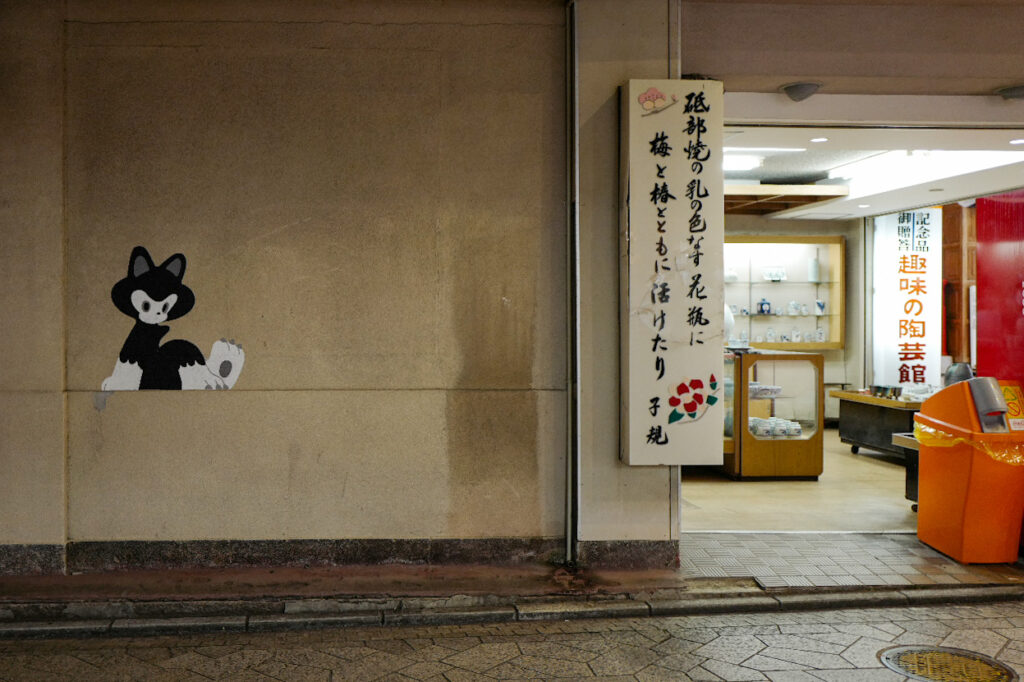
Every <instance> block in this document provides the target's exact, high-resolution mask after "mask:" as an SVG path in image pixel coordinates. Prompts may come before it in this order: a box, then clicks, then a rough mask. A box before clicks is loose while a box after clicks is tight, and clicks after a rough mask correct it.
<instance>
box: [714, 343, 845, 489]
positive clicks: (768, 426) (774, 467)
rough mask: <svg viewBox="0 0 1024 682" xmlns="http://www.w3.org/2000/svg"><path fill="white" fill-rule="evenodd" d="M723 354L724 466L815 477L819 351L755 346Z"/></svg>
mask: <svg viewBox="0 0 1024 682" xmlns="http://www.w3.org/2000/svg"><path fill="white" fill-rule="evenodd" d="M729 356H732V359H731V360H730V359H729ZM726 357H727V360H726V377H727V378H726V381H725V386H726V401H725V402H726V415H727V416H726V424H725V447H724V453H725V459H724V462H725V464H724V467H725V472H726V473H727V474H728V475H730V476H733V477H735V478H813V479H816V478H817V477H818V476H819V475H820V474H821V470H822V460H823V458H822V448H823V439H822V428H823V417H824V407H825V395H824V388H825V387H824V383H823V376H822V375H823V372H824V362H825V359H824V357H823V356H822V355H820V354H817V353H791V352H761V351H755V350H750V351H740V352H735V353H727V355H726ZM730 369H731V371H732V377H731V378H732V386H733V390H732V400H729V399H728V398H729V397H730V396H729V381H728V378H729V371H730ZM729 415H731V417H732V418H731V419H730V418H729ZM730 450H731V451H730Z"/></svg>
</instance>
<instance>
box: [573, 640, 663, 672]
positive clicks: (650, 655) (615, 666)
mask: <svg viewBox="0 0 1024 682" xmlns="http://www.w3.org/2000/svg"><path fill="white" fill-rule="evenodd" d="M659 658H660V656H659V655H658V654H657V653H655V652H653V651H651V650H650V649H645V648H641V647H635V646H629V645H620V646H617V647H615V648H614V649H612V650H610V651H607V652H605V653H603V654H601V655H600V656H598V657H597V658H595V659H594V660H592V661H590V669H591V670H593V671H594V674H595V675H633V674H635V673H637V672H638V671H640V670H643V669H644V668H646V667H647V666H649V665H650V664H652V663H654V662H655V661H657V660H658V659H659Z"/></svg>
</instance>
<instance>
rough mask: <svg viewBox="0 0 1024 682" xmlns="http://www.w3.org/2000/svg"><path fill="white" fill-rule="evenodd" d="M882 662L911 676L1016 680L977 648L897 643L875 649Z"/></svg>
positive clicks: (947, 681)
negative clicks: (969, 649) (898, 644)
mask: <svg viewBox="0 0 1024 682" xmlns="http://www.w3.org/2000/svg"><path fill="white" fill-rule="evenodd" d="M878 658H879V660H881V661H882V664H883V665H885V667H886V668H889V669H890V670H895V671H896V672H898V673H900V674H902V675H906V676H907V677H910V678H911V679H914V680H934V681H941V682H1017V679H1018V678H1017V673H1015V672H1014V671H1013V670H1011V669H1010V668H1008V667H1006V666H1005V665H1003V664H1002V663H1000V662H999V661H997V660H995V659H994V658H989V657H988V656H985V655H984V654H979V653H978V652H976V651H965V650H963V649H951V648H948V647H925V646H898V647H893V648H892V649H883V650H882V651H879V652H878Z"/></svg>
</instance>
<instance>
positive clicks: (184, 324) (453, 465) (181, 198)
mask: <svg viewBox="0 0 1024 682" xmlns="http://www.w3.org/2000/svg"><path fill="white" fill-rule="evenodd" d="M63 11H64V4H63V3H58V2H53V3H34V2H28V1H27V0H24V1H23V2H15V3H5V4H4V9H3V12H4V14H3V15H0V18H2V20H3V21H2V24H0V25H2V31H3V32H2V33H0V36H2V37H3V38H4V39H3V40H2V47H0V54H2V55H3V57H2V58H3V60H4V62H3V66H4V67H5V68H4V73H5V76H4V83H3V88H4V90H5V92H4V98H3V99H4V101H5V103H7V105H8V106H5V107H3V108H2V109H0V117H2V118H0V124H2V125H0V127H2V129H3V130H4V131H10V133H8V134H7V135H6V137H7V140H5V144H4V145H2V147H0V149H2V152H0V153H3V154H4V159H3V160H4V163H3V164H2V170H0V172H2V173H3V174H4V175H3V182H0V185H2V187H0V192H3V195H2V197H3V201H2V202H0V211H2V213H0V215H2V216H3V231H4V235H3V241H4V249H3V251H2V254H0V258H2V259H3V260H2V270H0V277H3V284H4V286H3V287H2V292H0V296H3V305H4V310H5V324H4V325H3V332H2V336H0V344H2V346H0V350H2V352H3V354H4V356H5V360H7V362H8V364H9V365H10V367H11V368H12V369H11V370H10V371H5V372H4V373H3V374H2V376H0V381H2V382H3V383H2V385H0V391H2V393H0V400H2V401H3V403H2V405H3V410H2V414H3V421H2V422H0V448H2V450H0V544H2V543H54V542H58V543H59V542H63V541H64V540H65V539H67V540H70V541H72V542H79V541H120V540H186V539H189V540H200V539H287V538H405V537H410V538H411V537H415V538H499V537H522V538H558V537H560V536H562V535H563V533H564V511H563V510H564V488H565V483H564V480H565V479H564V470H565V428H564V413H565V391H564V388H565V371H566V369H565V360H564V357H563V356H564V353H563V349H564V346H565V326H566V312H565V274H564V262H565V218H564V216H565V201H564V187H565V182H564V177H565V152H564V149H565V129H564V92H565V80H564V51H565V45H564V40H565V39H564V10H563V7H562V6H561V4H560V3H558V2H554V1H545V0H537V1H523V2H516V3H512V4H510V3H506V2H498V1H497V0H495V1H493V2H475V1H474V2H456V3H451V2H440V1H437V2H417V3H389V4H386V5H382V4H381V3H377V2H370V1H369V0H367V1H364V2H349V3H340V4H339V3H323V2H317V1H316V0H305V1H303V2H295V3H280V2H270V1H269V0H267V1H263V2H226V3H216V4H210V3H199V2H186V3H163V2H149V3H132V4H126V3H121V2H113V1H111V2H77V1H75V0H72V1H71V2H68V3H66V16H63V15H62V12H63ZM62 36H63V43H62ZM62 71H63V72H64V73H65V74H66V77H65V78H64V79H62ZM8 73H9V74H12V75H11V76H8V75H7V74H8ZM15 102H16V103H17V104H16V106H15V105H14V103H15ZM62 122H64V123H66V126H65V127H64V129H63V131H62ZM15 131H16V132H15ZM11 133H14V134H11ZM62 153H63V154H65V155H66V164H65V165H64V166H63V168H62V165H61V157H62ZM62 185H63V186H64V187H63V189H64V191H63V196H62ZM62 201H63V202H65V211H64V214H63V221H64V223H65V225H64V226H63V227H62V215H61V207H62ZM137 244H140V245H143V246H145V247H146V248H148V249H149V251H150V252H151V253H152V255H153V257H154V260H156V262H157V263H159V262H161V261H162V260H163V259H165V258H167V257H168V256H170V255H171V254H172V253H175V252H182V253H184V254H185V255H186V257H187V259H188V266H187V269H186V274H185V283H186V284H187V285H188V286H190V287H191V288H192V290H193V291H194V292H195V294H196V300H197V304H196V306H195V308H194V310H193V311H192V312H191V313H189V314H188V315H187V316H186V317H183V318H181V319H179V320H176V321H173V322H171V323H170V326H171V331H170V333H169V334H168V336H167V337H166V338H167V339H171V338H183V339H187V340H190V341H192V342H194V343H195V344H196V345H198V346H199V347H200V348H201V349H202V350H203V352H204V353H208V352H209V349H210V345H211V344H212V343H213V342H214V341H216V340H217V339H220V338H221V337H228V338H233V339H236V340H237V341H239V342H240V343H241V344H242V345H243V347H244V349H245V351H246V353H247V359H246V364H245V368H244V370H243V372H242V375H241V378H240V380H239V382H238V384H237V385H236V386H235V388H234V389H233V390H231V391H227V392H224V391H214V392H120V393H116V394H114V395H112V396H111V397H110V398H109V400H107V401H106V405H105V407H104V408H103V409H99V407H98V405H101V404H102V400H99V401H97V396H96V395H95V392H96V391H98V390H99V388H100V384H101V382H102V381H103V379H104V378H106V377H107V376H108V375H109V374H110V373H111V370H112V369H113V367H114V363H115V360H116V359H117V355H118V352H119V350H120V347H121V344H122V343H123V342H124V339H125V337H126V336H127V334H128V332H129V331H130V329H131V327H132V320H131V319H129V318H128V317H126V316H124V315H122V314H121V313H119V312H118V311H117V310H116V308H115V307H114V305H113V304H112V302H111V300H110V288H111V286H112V285H113V284H114V282H115V281H117V280H118V279H120V278H121V277H123V276H124V274H125V272H126V271H127V267H128V256H129V253H130V252H131V249H132V247H133V246H135V245H137ZM65 271H66V288H63V292H65V293H62V283H63V280H64V277H63V275H65ZM64 295H66V299H67V311H66V324H65V321H64V314H63V310H64V306H63V299H62V296H64ZM65 344H66V365H65V363H64V362H63V361H62V356H63V354H64V347H65ZM553 349H554V350H553ZM65 366H66V374H67V379H66V385H65V384H64V383H63V382H64V368H65ZM64 389H66V394H62V390H64ZM65 395H66V397H67V428H66V430H65V428H64V408H63V403H64V396H65ZM65 438H66V441H67V446H66V467H67V472H68V478H67V500H66V504H67V508H68V518H67V535H66V538H65V532H64V508H65V495H64V471H65V452H64V451H65Z"/></svg>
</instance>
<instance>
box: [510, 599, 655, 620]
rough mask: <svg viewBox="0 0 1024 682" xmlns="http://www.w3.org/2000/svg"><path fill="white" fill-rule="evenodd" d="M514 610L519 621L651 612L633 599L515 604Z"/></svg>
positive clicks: (620, 615) (646, 606) (644, 603)
mask: <svg viewBox="0 0 1024 682" xmlns="http://www.w3.org/2000/svg"><path fill="white" fill-rule="evenodd" d="M516 611H517V612H518V616H519V620H520V621H531V620H561V619H565V618H613V617H630V616H647V615H650V613H651V609H650V607H649V606H648V605H647V603H646V602H638V601H633V600H609V601H581V602H573V601H566V602H549V603H538V604H516Z"/></svg>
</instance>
